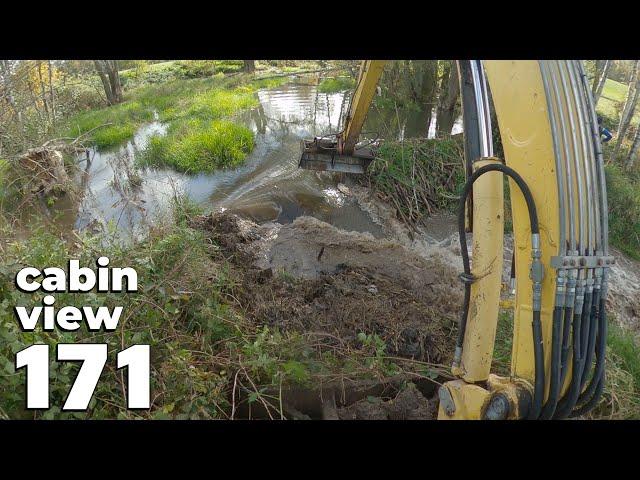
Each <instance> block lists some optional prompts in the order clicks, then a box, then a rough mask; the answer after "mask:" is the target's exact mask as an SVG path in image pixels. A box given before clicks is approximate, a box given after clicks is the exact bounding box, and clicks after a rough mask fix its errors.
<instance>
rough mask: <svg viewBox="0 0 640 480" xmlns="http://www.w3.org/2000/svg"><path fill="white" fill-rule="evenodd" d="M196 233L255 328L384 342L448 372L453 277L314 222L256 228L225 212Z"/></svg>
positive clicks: (455, 292) (202, 220) (442, 267)
mask: <svg viewBox="0 0 640 480" xmlns="http://www.w3.org/2000/svg"><path fill="white" fill-rule="evenodd" d="M192 224H193V226H194V227H196V228H199V229H201V230H203V231H205V232H206V233H207V236H208V237H209V238H210V239H211V240H212V241H213V242H214V243H215V244H217V245H219V246H220V249H221V254H222V255H223V256H224V257H225V259H227V260H228V261H230V263H232V265H234V266H235V268H236V269H239V270H240V273H241V275H242V284H243V288H242V289H240V293H239V295H240V297H241V298H239V300H240V303H241V304H242V305H244V306H245V309H246V315H247V316H248V318H250V319H251V320H253V321H254V322H256V323H257V324H260V325H263V324H266V325H270V326H276V327H278V328H280V329H283V330H295V331H300V332H316V333H317V332H322V333H325V334H328V335H329V338H331V336H333V337H335V339H336V342H342V343H346V344H347V345H350V346H354V347H356V348H357V347H359V346H361V343H362V338H361V337H359V336H358V335H359V334H360V333H364V334H365V335H372V334H375V335H378V336H379V337H380V338H381V339H382V340H383V341H384V342H385V343H386V350H385V354H387V355H390V356H399V357H408V358H414V359H419V360H421V361H425V362H429V363H443V364H448V363H449V361H450V359H451V351H452V348H453V334H454V333H455V322H456V321H457V316H458V307H459V305H460V304H461V301H462V298H461V295H462V293H461V288H460V285H459V282H458V281H457V279H456V272H455V270H453V269H452V268H451V267H450V266H449V265H447V264H446V263H444V262H442V261H440V260H439V259H438V258H437V257H433V258H429V259H425V258H422V257H420V256H418V255H416V254H414V253H412V252H411V251H409V250H408V249H406V248H405V247H402V246H400V245H398V244H397V243H394V242H389V241H380V240H375V239H374V238H373V237H372V236H371V235H368V234H362V233H357V232H345V231H342V230H339V229H336V228H334V227H332V226H331V225H328V224H326V223H324V222H321V221H319V220H316V219H314V218H309V217H300V218H298V219H296V220H295V221H294V222H293V223H292V224H289V225H284V226H281V225H277V224H268V225H263V226H258V225H256V224H254V223H252V222H250V221H247V220H242V219H240V218H239V217H236V216H235V215H231V214H227V213H214V214H211V215H206V216H201V217H197V218H195V219H194V220H193V221H192Z"/></svg>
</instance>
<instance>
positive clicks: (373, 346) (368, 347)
mask: <svg viewBox="0 0 640 480" xmlns="http://www.w3.org/2000/svg"><path fill="white" fill-rule="evenodd" d="M358 341H359V342H360V343H361V344H362V349H363V351H364V352H365V354H366V355H367V357H366V359H365V365H366V366H367V368H370V369H375V370H379V371H381V372H383V373H384V375H387V376H391V375H396V374H397V373H398V372H399V371H400V368H399V367H398V365H396V364H395V363H393V362H390V361H389V359H388V358H387V357H386V354H385V351H386V349H387V345H386V343H385V342H384V340H382V339H381V338H380V337H379V336H378V335H377V334H375V333H374V334H366V333H364V332H360V333H358Z"/></svg>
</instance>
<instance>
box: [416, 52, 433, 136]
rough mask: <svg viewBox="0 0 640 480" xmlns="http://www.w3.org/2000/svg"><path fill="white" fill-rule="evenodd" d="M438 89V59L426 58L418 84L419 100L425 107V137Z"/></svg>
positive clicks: (427, 133)
mask: <svg viewBox="0 0 640 480" xmlns="http://www.w3.org/2000/svg"><path fill="white" fill-rule="evenodd" d="M437 90H438V61H437V60H427V62H426V65H425V67H424V73H423V75H422V84H421V86H420V96H419V102H421V103H422V104H423V105H424V107H425V112H426V117H427V125H426V132H425V137H426V136H428V135H429V129H430V127H431V117H432V116H433V107H434V106H435V104H436V93H437Z"/></svg>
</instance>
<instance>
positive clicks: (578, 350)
mask: <svg viewBox="0 0 640 480" xmlns="http://www.w3.org/2000/svg"><path fill="white" fill-rule="evenodd" d="M580 310H582V309H580ZM583 318H585V317H583V314H582V312H581V311H580V312H577V311H575V312H574V314H573V363H572V372H571V373H572V375H571V385H570V387H569V391H568V393H567V394H566V395H565V397H564V398H563V399H562V400H561V401H560V403H558V407H557V409H556V413H555V415H554V418H557V419H561V418H567V417H568V416H569V414H570V413H571V410H572V409H573V407H574V406H575V405H576V403H577V401H578V397H579V395H580V378H581V376H582V369H583V367H584V360H583V358H582V319H583Z"/></svg>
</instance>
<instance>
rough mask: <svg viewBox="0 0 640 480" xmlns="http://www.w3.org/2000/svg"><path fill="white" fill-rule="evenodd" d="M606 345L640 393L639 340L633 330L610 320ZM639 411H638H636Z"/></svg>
mask: <svg viewBox="0 0 640 480" xmlns="http://www.w3.org/2000/svg"><path fill="white" fill-rule="evenodd" d="M607 346H608V347H609V348H610V349H611V353H612V354H613V355H614V356H615V357H616V358H617V359H618V362H617V363H619V364H620V366H621V367H622V368H623V369H624V370H625V371H627V372H629V374H630V375H631V377H632V378H633V384H634V385H635V389H636V390H637V392H638V393H639V394H640V342H638V339H637V338H636V336H635V335H634V333H633V332H631V331H629V330H628V329H626V328H624V327H621V326H620V325H618V324H616V323H614V322H610V324H609V331H608V335H607ZM638 413H640V411H639V412H638Z"/></svg>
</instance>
